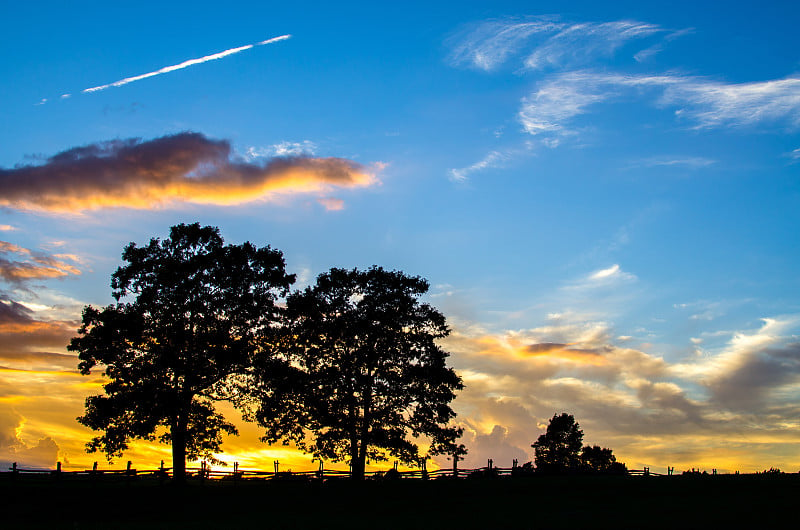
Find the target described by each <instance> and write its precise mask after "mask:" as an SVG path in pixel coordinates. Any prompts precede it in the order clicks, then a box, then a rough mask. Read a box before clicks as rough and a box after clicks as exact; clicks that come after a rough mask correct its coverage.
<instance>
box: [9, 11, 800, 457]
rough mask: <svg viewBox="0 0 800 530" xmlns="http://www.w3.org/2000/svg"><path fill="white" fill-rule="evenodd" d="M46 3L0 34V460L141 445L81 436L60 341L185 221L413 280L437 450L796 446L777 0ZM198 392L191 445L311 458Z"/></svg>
mask: <svg viewBox="0 0 800 530" xmlns="http://www.w3.org/2000/svg"><path fill="white" fill-rule="evenodd" d="M46 4H48V5H47V6H46V8H43V7H42V6H39V5H38V4H31V5H27V4H24V3H17V4H15V5H8V6H7V7H6V8H5V9H4V15H5V16H4V19H6V20H7V24H6V25H5V26H7V27H6V28H4V32H3V36H2V37H0V41H2V42H3V44H4V49H5V50H7V51H8V53H4V54H2V59H0V69H2V73H3V79H4V83H3V86H4V89H5V90H4V92H3V98H0V106H2V113H1V114H2V116H3V122H4V126H3V129H2V132H0V135H1V137H2V139H3V142H2V143H0V239H2V240H0V466H2V467H4V468H5V467H8V464H10V463H12V462H19V463H20V464H21V465H24V466H27V467H31V468H52V467H54V466H55V465H56V462H61V463H62V465H64V466H65V469H84V468H91V466H92V464H93V462H95V461H97V462H99V465H100V466H101V467H104V466H105V467H108V466H113V467H117V468H119V467H124V466H125V463H126V462H127V461H128V460H130V461H132V462H133V465H134V467H139V468H142V469H144V468H155V467H157V466H158V465H159V464H160V461H161V460H164V461H166V462H167V463H169V462H170V460H171V453H170V448H169V446H167V445H161V444H158V443H155V442H152V443H151V442H145V441H141V440H138V441H134V442H133V443H132V444H131V446H130V449H129V451H126V452H125V454H124V455H123V457H122V458H120V459H116V460H115V461H114V462H113V463H111V464H109V463H108V462H107V461H106V460H105V459H104V456H103V455H102V454H99V453H95V454H88V453H86V452H85V444H86V442H88V441H89V440H90V439H91V438H92V436H94V435H95V433H93V432H92V431H91V430H89V429H88V428H86V427H84V426H83V425H81V424H79V423H78V422H77V421H76V418H77V417H79V416H81V415H82V414H83V413H84V404H85V399H86V397H88V396H90V395H94V394H99V393H102V392H103V388H102V385H103V384H104V382H107V381H108V379H107V378H104V377H103V376H102V375H101V373H102V370H95V371H93V372H92V374H91V375H88V376H83V375H80V374H79V373H78V370H77V364H78V359H77V356H76V355H75V354H73V353H71V352H68V351H67V349H66V347H67V345H68V344H69V341H70V339H71V338H72V337H74V336H76V333H77V329H78V327H79V324H80V320H81V311H82V309H83V308H84V306H87V305H92V306H94V307H103V306H105V305H108V304H110V303H112V301H113V298H112V294H111V293H112V290H111V287H110V282H111V276H112V274H113V273H114V271H115V270H116V269H117V267H119V266H120V265H121V264H122V261H121V259H120V255H121V253H122V251H123V248H125V246H126V245H128V244H129V243H130V242H136V243H137V244H139V245H142V244H146V243H147V242H148V241H149V240H150V238H152V237H158V238H162V239H163V238H165V237H166V236H167V235H168V233H169V227H170V226H172V225H175V224H178V223H194V222H199V223H200V224H201V225H210V226H217V227H219V228H220V232H221V234H222V236H224V238H225V241H226V242H228V243H235V244H239V243H242V242H244V241H251V242H252V243H253V244H254V245H256V246H259V247H261V246H266V245H270V246H271V247H272V248H274V249H278V250H280V251H281V252H283V255H284V256H285V259H286V271H287V272H288V273H292V274H296V275H297V281H296V284H295V285H294V288H297V289H302V288H305V287H306V286H308V285H310V284H313V283H314V281H315V278H316V277H317V275H318V274H320V273H323V272H325V271H327V270H328V269H330V268H331V267H343V268H353V267H359V268H367V267H369V266H371V265H373V264H375V265H379V266H382V267H384V268H385V269H387V270H401V271H404V272H405V273H407V274H410V275H419V276H422V277H424V278H426V279H427V280H428V281H429V282H430V285H431V288H430V291H429V292H428V294H427V295H426V297H425V300H424V301H425V302H426V303H429V304H431V305H432V306H434V307H436V308H437V309H438V310H439V311H441V312H442V313H443V314H444V315H445V316H446V317H447V322H448V326H449V328H450V330H451V334H450V336H449V337H447V338H446V339H444V340H442V341H441V346H442V347H443V348H444V349H445V350H447V351H448V352H449V353H450V357H449V358H448V363H449V365H450V366H452V367H453V368H454V369H455V370H456V372H457V373H458V374H459V375H460V376H461V377H462V378H463V381H464V384H465V388H464V390H463V391H461V392H460V393H459V394H458V397H457V398H456V399H455V400H454V401H453V402H452V407H453V409H454V410H455V411H456V412H457V413H458V416H457V418H456V423H457V424H458V425H460V426H461V427H463V428H464V436H463V438H462V440H461V442H462V443H464V445H465V446H466V447H467V449H468V450H469V453H468V455H467V456H466V457H465V459H464V460H463V461H462V462H459V465H460V466H462V467H463V468H472V467H479V466H484V465H486V462H487V460H488V459H489V458H491V459H493V460H494V462H495V465H498V466H502V467H510V466H511V462H512V461H513V460H514V459H517V460H518V461H519V462H520V463H523V462H528V461H531V460H532V459H533V450H532V449H531V444H532V443H533V442H534V441H535V440H536V439H537V437H538V436H539V435H540V434H541V433H542V432H543V430H544V428H545V427H546V426H547V422H548V420H549V419H550V418H551V417H552V416H553V415H554V414H556V413H560V412H568V413H570V414H573V415H574V416H575V419H576V420H577V421H578V422H579V423H580V425H581V428H582V429H583V430H584V433H585V442H586V443H588V444H597V445H601V446H603V447H611V448H613V449H614V454H615V455H616V456H617V458H618V459H619V460H620V461H622V462H625V463H626V464H627V465H628V468H630V469H642V468H644V467H645V466H648V467H650V468H651V469H653V470H658V471H659V472H661V471H665V470H666V468H667V467H668V466H673V467H674V468H675V469H676V470H677V471H679V472H680V471H683V470H685V469H691V468H699V469H708V470H710V469H712V468H715V469H717V470H719V471H720V472H734V471H737V470H739V471H741V472H753V471H761V470H763V469H769V468H770V467H778V468H781V469H783V470H784V471H791V472H797V471H798V470H799V469H800V420H798V418H800V275H799V274H798V263H800V246H799V245H798V244H797V240H798V233H800V132H798V129H799V128H800V74H798V71H800V69H799V68H798V64H800V51H798V46H797V36H796V27H795V26H796V22H797V20H800V18H799V17H800V7H798V6H797V5H794V4H793V3H791V2H779V3H776V4H774V5H773V4H770V5H763V3H758V4H757V3H750V4H746V5H740V4H736V5H734V4H730V5H728V6H726V8H725V9H719V6H716V7H712V6H707V5H704V4H702V5H698V4H697V3H692V2H679V3H678V4H670V5H669V6H667V5H664V6H660V5H649V4H647V3H640V4H620V3H606V4H603V3H597V2H584V1H576V2H567V3H566V4H564V3H546V2H532V3H531V2H515V1H509V2H491V3H490V2H480V1H476V2H471V1H468V2H466V3H464V5H459V6H458V8H454V7H453V6H452V4H451V3H448V2H432V3H431V2H426V3H420V2H410V3H407V2H406V3H402V4H398V5H386V6H384V5H373V4H366V3H361V2H354V3H347V4H346V5H338V4H337V5H333V4H330V3H324V2H311V3H310V4H308V5H306V4H303V5H301V6H299V7H294V6H292V5H289V4H287V5H272V4H269V5H267V4H263V5H262V4H253V3H247V4H246V5H240V4H237V3H236V2H234V3H233V4H232V5H231V8H230V9H226V10H219V9H218V7H219V6H216V5H211V4H210V3H202V2H201V4H199V5H198V4H192V5H191V9H188V7H189V5H188V4H186V5H182V4H181V3H177V4H174V5H173V4H170V5H167V6H165V5H162V4H161V3H154V2H149V1H145V2H143V3H141V4H137V7H136V9H135V10H133V9H130V6H123V5H112V4H109V3H99V2H93V1H87V2H78V4H79V5H78V6H77V7H76V6H71V5H68V4H62V3H46ZM34 21H35V23H34ZM265 39H266V40H265ZM247 43H250V44H247ZM12 52H13V53H12ZM115 80H116V81H115ZM220 410H221V411H222V412H223V414H224V415H225V417H226V418H227V419H228V420H230V421H232V422H234V423H235V424H236V426H237V427H238V429H239V431H240V436H238V437H228V438H226V439H225V441H224V443H223V445H222V448H223V450H224V452H223V453H221V454H220V455H218V458H220V459H221V460H223V461H225V462H228V463H231V464H232V463H233V462H238V463H239V465H240V466H241V467H242V468H249V469H265V470H271V469H272V468H273V462H274V461H275V460H278V461H279V462H280V466H281V469H282V470H288V469H293V470H312V469H316V467H317V465H318V463H316V462H312V457H311V455H306V454H303V453H302V452H300V451H299V450H297V449H296V448H295V447H294V446H292V445H287V446H283V445H276V446H268V445H266V444H264V443H263V442H261V440H260V437H261V436H262V435H263V432H261V430H260V429H259V428H258V427H257V426H256V425H255V424H252V423H248V422H245V421H244V420H242V415H241V412H239V411H237V410H236V409H235V408H234V407H233V405H231V404H230V403H224V404H222V405H221V406H220ZM422 443H423V446H424V445H425V442H424V441H423V442H422ZM195 464H196V463H189V464H188V465H189V466H194V465H195ZM392 465H393V461H391V460H389V461H387V462H378V463H375V462H372V463H371V466H372V467H371V469H388V468H390V467H391V466H392ZM428 465H429V466H430V467H431V468H435V467H436V466H439V467H450V466H451V465H452V462H451V461H449V460H447V459H446V458H444V457H437V458H435V459H433V460H432V461H431V462H429V463H428ZM325 466H326V468H335V469H343V470H346V469H347V463H346V462H339V463H332V462H325Z"/></svg>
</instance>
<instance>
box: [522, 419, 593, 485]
mask: <svg viewBox="0 0 800 530" xmlns="http://www.w3.org/2000/svg"><path fill="white" fill-rule="evenodd" d="M582 444H583V431H582V430H581V429H580V425H578V423H576V422H575V418H574V417H573V416H572V415H571V414H567V413H562V414H561V415H558V414H555V415H553V418H552V419H551V420H550V423H549V424H548V425H547V431H546V432H545V433H544V434H542V435H541V436H539V438H538V439H537V440H536V442H534V443H533V445H531V447H533V448H534V452H535V459H534V460H535V462H536V471H538V472H544V473H564V472H572V471H577V470H578V469H579V467H580V463H581V460H580V452H581V446H582Z"/></svg>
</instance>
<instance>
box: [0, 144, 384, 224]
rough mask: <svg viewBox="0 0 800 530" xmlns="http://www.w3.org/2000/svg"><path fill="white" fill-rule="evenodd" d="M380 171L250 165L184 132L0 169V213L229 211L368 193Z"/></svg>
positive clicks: (307, 162) (345, 165) (308, 160)
mask: <svg viewBox="0 0 800 530" xmlns="http://www.w3.org/2000/svg"><path fill="white" fill-rule="evenodd" d="M381 167H382V166H381V164H376V165H374V166H372V167H367V166H364V165H362V164H359V163H357V162H353V161H351V160H346V159H343V158H333V157H329V158H314V157H310V156H289V157H276V158H270V159H267V160H265V161H259V162H248V161H246V160H245V159H243V158H242V157H239V156H237V155H235V154H234V152H233V150H232V148H231V146H230V143H229V142H228V141H226V140H214V139H210V138H207V137H206V136H204V135H203V134H200V133H195V132H185V133H179V134H175V135H171V136H163V137H161V138H156V139H153V140H148V141H142V140H139V139H128V140H113V141H109V142H102V143H96V144H90V145H87V146H83V147H76V148H73V149H70V150H67V151H64V152H62V153H58V154H56V155H54V156H52V157H50V158H49V159H47V160H46V161H45V162H44V163H43V164H41V165H37V166H31V165H29V166H18V167H15V168H13V169H0V205H3V206H8V207H12V208H17V209H25V210H39V211H50V212H79V211H84V210H92V209H97V208H109V207H122V208H138V209H146V208H156V207H159V206H164V205H168V204H174V203H181V202H188V203H199V204H217V205H233V204H241V203H246V202H250V201H256V200H268V199H271V198H276V197H278V196H283V195H292V194H300V193H324V192H326V191H329V190H331V189H335V188H354V187H364V186H370V185H373V184H375V183H377V177H376V175H377V172H378V171H380V168H381Z"/></svg>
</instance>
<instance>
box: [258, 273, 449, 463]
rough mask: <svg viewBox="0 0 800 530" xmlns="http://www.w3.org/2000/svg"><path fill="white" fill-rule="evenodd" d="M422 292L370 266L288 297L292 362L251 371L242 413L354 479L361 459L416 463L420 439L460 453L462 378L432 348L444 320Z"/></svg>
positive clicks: (416, 284) (415, 281)
mask: <svg viewBox="0 0 800 530" xmlns="http://www.w3.org/2000/svg"><path fill="white" fill-rule="evenodd" d="M427 290H428V282H427V281H425V280H424V279H422V278H419V277H413V276H407V275H405V274H403V273H402V272H397V271H386V270H384V269H382V268H380V267H372V268H370V269H368V270H363V271H362V270H358V269H352V270H345V269H331V270H330V271H329V272H326V273H324V274H321V275H320V276H319V277H318V278H317V282H316V284H315V285H314V286H311V287H308V288H307V289H305V290H304V291H301V292H296V293H293V294H292V295H291V296H289V298H288V300H287V316H288V321H289V322H290V324H289V325H288V326H287V328H286V331H287V334H286V336H285V342H284V343H283V347H284V350H285V351H286V352H287V354H288V357H289V361H290V362H291V365H289V366H287V367H285V368H284V369H283V372H282V373H281V375H280V376H278V375H277V374H278V373H279V371H280V367H277V368H276V366H275V363H274V362H267V363H260V364H259V365H257V367H256V373H255V383H254V392H253V396H254V397H255V399H256V402H257V405H256V406H255V408H254V410H253V411H252V412H251V414H250V416H249V417H250V418H251V419H255V420H257V421H258V422H259V423H260V424H261V425H262V426H264V427H265V428H266V432H265V436H264V440H265V441H267V442H270V443H272V442H276V441H278V440H282V441H283V442H284V443H289V442H290V441H291V442H294V443H296V444H297V446H298V447H300V448H301V449H303V450H304V451H306V452H309V453H312V454H314V455H315V456H316V457H318V458H326V459H330V460H333V461H349V462H350V464H351V466H352V470H353V477H354V478H363V475H364V467H365V465H366V462H367V461H368V460H371V461H380V460H386V459H387V457H388V455H391V456H393V457H395V458H397V459H398V460H400V461H402V462H404V463H415V462H417V461H418V460H419V458H420V454H419V449H418V446H417V444H416V443H415V442H414V440H413V438H412V437H420V436H424V437H426V438H427V439H428V441H429V442H430V450H429V454H452V453H453V452H454V451H458V447H457V446H456V444H455V440H456V439H457V438H458V436H460V434H461V430H460V429H458V428H455V427H451V426H448V424H449V422H450V420H452V418H453V417H454V416H455V413H454V412H453V410H452V409H451V408H450V405H449V403H450V402H451V401H452V400H453V398H454V397H455V391H456V390H459V389H461V388H462V384H461V379H460V378H459V377H458V376H457V375H456V373H455V372H454V371H453V370H452V369H451V368H449V367H447V365H446V363H445V361H446V359H447V356H448V354H447V352H445V351H443V350H442V349H441V348H440V347H439V346H438V345H437V344H436V340H437V339H441V338H444V337H446V336H447V335H448V333H449V330H448V328H447V325H446V323H445V317H444V316H443V315H442V314H441V313H440V312H439V311H437V310H436V309H434V308H433V307H431V306H430V305H428V304H425V303H421V302H420V301H419V297H420V296H421V295H423V294H424V293H425V292H426V291H427ZM276 380H277V381H280V382H282V383H283V384H279V383H277V384H276Z"/></svg>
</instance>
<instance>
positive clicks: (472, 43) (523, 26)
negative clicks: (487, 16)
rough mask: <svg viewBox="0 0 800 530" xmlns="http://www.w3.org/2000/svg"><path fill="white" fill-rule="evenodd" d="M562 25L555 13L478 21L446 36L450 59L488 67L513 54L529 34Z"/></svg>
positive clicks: (545, 31) (463, 63)
mask: <svg viewBox="0 0 800 530" xmlns="http://www.w3.org/2000/svg"><path fill="white" fill-rule="evenodd" d="M564 26H565V25H564V23H562V22H558V19H556V18H555V17H532V18H528V19H522V20H515V19H505V20H490V21H487V22H482V23H480V24H476V25H473V26H470V27H468V28H467V29H465V30H462V31H461V32H459V33H457V34H456V35H455V36H453V37H451V38H450V40H449V42H450V45H451V47H452V52H451V54H450V61H451V62H452V63H453V64H455V65H468V66H472V67H475V68H479V69H481V70H487V71H490V70H493V69H495V68H497V67H498V66H500V65H501V64H503V63H504V62H505V61H506V60H507V59H508V58H509V57H510V56H512V55H514V54H516V53H517V52H518V51H519V50H520V48H522V47H523V46H525V45H526V44H527V41H528V40H529V39H531V38H532V37H533V36H536V35H541V34H552V33H555V32H557V31H559V30H561V29H562V28H564Z"/></svg>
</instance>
